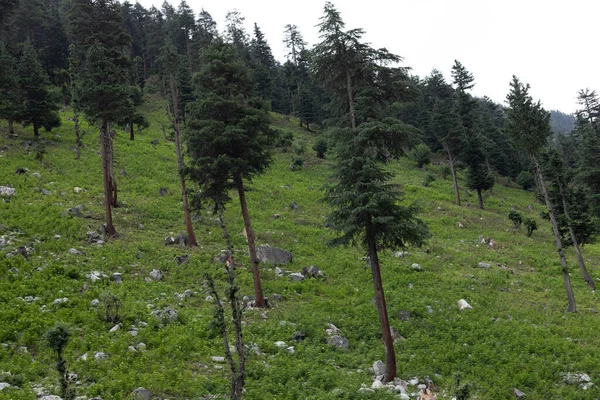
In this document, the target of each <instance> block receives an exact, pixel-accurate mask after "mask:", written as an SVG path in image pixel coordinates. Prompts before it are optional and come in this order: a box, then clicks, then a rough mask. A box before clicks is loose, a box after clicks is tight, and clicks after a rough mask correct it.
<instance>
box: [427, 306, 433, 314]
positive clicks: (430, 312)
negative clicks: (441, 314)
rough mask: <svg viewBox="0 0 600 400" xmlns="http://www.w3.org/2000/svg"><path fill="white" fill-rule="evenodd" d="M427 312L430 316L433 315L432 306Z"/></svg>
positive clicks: (428, 307)
mask: <svg viewBox="0 0 600 400" xmlns="http://www.w3.org/2000/svg"><path fill="white" fill-rule="evenodd" d="M427 312H428V313H429V314H433V307H431V306H427Z"/></svg>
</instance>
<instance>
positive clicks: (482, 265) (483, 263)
mask: <svg viewBox="0 0 600 400" xmlns="http://www.w3.org/2000/svg"><path fill="white" fill-rule="evenodd" d="M477 266H478V267H479V268H485V269H490V268H492V264H490V263H485V262H479V263H477Z"/></svg>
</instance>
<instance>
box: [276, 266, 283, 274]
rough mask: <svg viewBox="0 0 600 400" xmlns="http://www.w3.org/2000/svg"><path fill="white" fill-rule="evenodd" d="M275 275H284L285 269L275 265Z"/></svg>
mask: <svg viewBox="0 0 600 400" xmlns="http://www.w3.org/2000/svg"><path fill="white" fill-rule="evenodd" d="M275 275H277V276H282V275H283V271H282V270H281V268H279V267H275Z"/></svg>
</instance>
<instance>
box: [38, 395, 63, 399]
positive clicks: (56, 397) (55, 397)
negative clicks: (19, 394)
mask: <svg viewBox="0 0 600 400" xmlns="http://www.w3.org/2000/svg"><path fill="white" fill-rule="evenodd" d="M38 400H62V397H59V396H56V395H53V394H51V395H47V396H42V397H40V398H38Z"/></svg>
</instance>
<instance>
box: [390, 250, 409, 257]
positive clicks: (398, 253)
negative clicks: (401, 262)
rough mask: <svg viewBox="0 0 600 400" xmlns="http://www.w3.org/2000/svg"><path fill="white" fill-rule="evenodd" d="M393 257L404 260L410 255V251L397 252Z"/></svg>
mask: <svg viewBox="0 0 600 400" xmlns="http://www.w3.org/2000/svg"><path fill="white" fill-rule="evenodd" d="M392 255H393V256H394V257H398V258H404V257H406V256H408V255H409V252H408V251H396V252H394V253H392Z"/></svg>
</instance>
